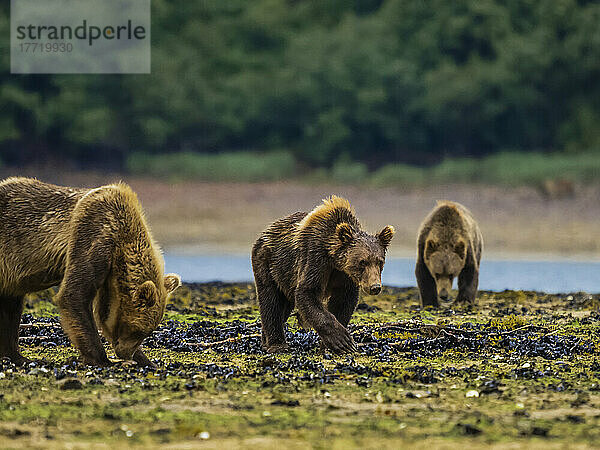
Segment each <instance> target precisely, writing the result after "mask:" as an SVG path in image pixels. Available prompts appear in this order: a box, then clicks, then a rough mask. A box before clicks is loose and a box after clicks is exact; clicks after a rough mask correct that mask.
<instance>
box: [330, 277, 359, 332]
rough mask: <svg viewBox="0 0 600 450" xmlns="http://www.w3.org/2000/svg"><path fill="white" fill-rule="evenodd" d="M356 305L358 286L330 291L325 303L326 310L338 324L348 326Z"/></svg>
mask: <svg viewBox="0 0 600 450" xmlns="http://www.w3.org/2000/svg"><path fill="white" fill-rule="evenodd" d="M357 304H358V286H356V285H354V286H345V287H340V288H337V289H335V290H333V291H332V293H331V296H330V297H329V300H328V301H327V310H328V311H329V312H330V313H331V314H333V315H334V316H335V318H336V319H337V320H338V322H339V323H341V324H342V325H344V326H345V327H347V326H348V324H349V323H350V318H351V317H352V314H354V310H355V309H356V305H357Z"/></svg>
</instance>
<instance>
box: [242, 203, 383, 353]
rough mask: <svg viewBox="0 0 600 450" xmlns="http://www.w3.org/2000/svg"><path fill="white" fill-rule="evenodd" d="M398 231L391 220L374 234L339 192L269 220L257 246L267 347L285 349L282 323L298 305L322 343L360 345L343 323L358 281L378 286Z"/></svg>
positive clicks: (339, 347) (366, 288) (345, 347)
mask: <svg viewBox="0 0 600 450" xmlns="http://www.w3.org/2000/svg"><path fill="white" fill-rule="evenodd" d="M393 236H394V228H393V227H391V226H389V225H388V226H386V227H385V228H384V229H383V230H381V231H380V232H379V233H378V234H377V235H375V236H373V235H371V234H368V233H366V232H365V231H363V230H362V229H361V226H360V223H359V222H358V219H357V218H356V216H355V215H354V210H353V209H352V207H351V206H350V203H349V202H348V201H347V200H345V199H343V198H340V197H336V196H331V197H329V198H327V199H325V200H323V203H322V204H321V205H319V206H317V207H316V208H315V209H313V210H312V211H311V212H309V213H306V212H297V213H294V214H291V215H289V216H287V217H284V218H283V219H280V220H278V221H276V222H274V223H273V224H272V225H271V226H270V227H268V228H267V229H266V230H265V231H264V232H263V233H262V234H261V235H260V237H259V238H258V240H257V241H256V243H255V244H254V247H253V248H252V269H253V271H254V279H255V281H256V294H257V297H258V304H259V307H260V317H261V321H262V343H263V346H264V348H265V349H266V350H267V351H268V352H280V351H287V350H288V346H287V344H286V341H285V334H284V326H285V323H286V321H287V319H288V317H289V316H290V313H291V312H292V309H293V308H294V305H295V306H296V307H297V308H298V314H299V319H300V321H301V322H302V323H303V324H306V325H308V326H311V327H312V328H314V329H315V331H316V332H317V333H318V334H319V336H320V337H321V340H322V343H323V344H324V346H325V347H327V348H329V349H330V350H332V351H333V352H336V353H344V352H352V351H353V350H355V345H354V341H353V340H352V336H350V333H349V332H348V330H347V329H346V327H347V325H348V322H350V317H351V316H352V313H353V312H354V309H355V308H356V304H357V302H358V293H359V292H358V291H359V287H360V288H361V289H362V290H363V292H365V293H367V294H372V295H377V294H379V292H380V291H381V271H382V270H383V265H384V263H385V253H386V249H387V247H388V245H389V244H390V241H391V240H392V237H393ZM324 304H325V305H326V307H325V306H324Z"/></svg>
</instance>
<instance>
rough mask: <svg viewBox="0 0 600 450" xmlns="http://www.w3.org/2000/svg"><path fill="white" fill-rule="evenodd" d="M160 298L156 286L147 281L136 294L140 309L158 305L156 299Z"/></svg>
mask: <svg viewBox="0 0 600 450" xmlns="http://www.w3.org/2000/svg"><path fill="white" fill-rule="evenodd" d="M157 296H158V290H157V289H156V285H155V284H154V283H153V282H152V281H145V282H144V283H142V284H141V285H140V286H139V287H138V289H137V292H136V297H137V302H136V303H137V305H138V306H140V307H142V308H143V307H150V306H152V305H154V303H156V297H157Z"/></svg>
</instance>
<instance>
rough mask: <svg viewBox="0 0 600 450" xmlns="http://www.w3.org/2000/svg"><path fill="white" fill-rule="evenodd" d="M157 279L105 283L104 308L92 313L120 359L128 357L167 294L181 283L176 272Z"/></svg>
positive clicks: (146, 332) (157, 317)
mask: <svg viewBox="0 0 600 450" xmlns="http://www.w3.org/2000/svg"><path fill="white" fill-rule="evenodd" d="M159 279H160V280H161V282H158V283H155V282H154V281H152V280H146V281H143V282H140V283H138V284H137V285H134V286H133V287H129V286H127V285H126V283H122V282H118V281H117V280H116V279H114V280H113V281H112V282H111V283H110V285H109V286H108V292H106V295H107V297H108V298H107V299H105V302H106V303H107V304H106V309H107V311H106V313H105V314H95V316H96V322H97V324H98V325H99V326H100V328H101V330H102V334H103V335H104V337H105V338H106V339H108V340H109V341H110V342H111V344H112V346H113V349H114V351H115V354H116V355H117V356H118V357H119V358H121V359H125V360H129V359H131V358H132V357H133V354H134V353H135V351H136V350H137V349H138V347H139V346H140V345H141V343H142V341H143V340H144V339H145V338H146V337H148V336H149V335H150V334H152V332H153V331H154V330H155V329H156V328H157V327H158V325H159V323H160V321H161V320H162V317H163V315H164V312H165V307H166V303H167V300H168V297H169V296H170V294H171V293H172V292H173V291H174V290H175V289H177V288H178V287H179V286H181V278H180V277H179V275H177V274H173V273H170V274H167V275H165V276H164V277H161V278H159ZM100 308H101V307H100ZM95 309H96V308H95ZM95 312H96V311H95Z"/></svg>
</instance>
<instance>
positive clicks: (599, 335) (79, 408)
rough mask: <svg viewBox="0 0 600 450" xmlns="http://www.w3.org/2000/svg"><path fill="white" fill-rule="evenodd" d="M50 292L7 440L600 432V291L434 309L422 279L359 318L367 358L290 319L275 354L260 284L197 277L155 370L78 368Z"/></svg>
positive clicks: (546, 438) (0, 413) (426, 443)
mask: <svg viewBox="0 0 600 450" xmlns="http://www.w3.org/2000/svg"><path fill="white" fill-rule="evenodd" d="M52 296H53V291H52V290H48V291H45V292H43V293H41V294H38V295H35V296H32V297H31V298H30V299H29V300H28V302H27V311H26V313H27V314H26V315H25V316H24V318H23V325H22V330H21V345H22V349H23V353H24V354H25V355H26V356H27V357H29V358H32V359H34V360H36V362H34V363H32V364H30V365H29V366H26V367H15V366H13V365H12V364H11V363H10V362H9V361H7V360H3V361H2V362H0V447H2V448H6V447H8V448H20V447H23V448H24V447H27V448H31V447H44V448H48V447H61V448H62V447H65V446H67V445H69V446H75V447H77V446H90V445H92V446H98V447H104V446H107V447H114V446H119V447H121V446H145V447H152V446H158V445H164V446H171V447H173V448H181V447H182V446H183V447H194V446H205V447H208V448H216V447H220V448H228V447H256V446H260V447H264V448H275V447H277V448H281V447H282V446H283V447H287V448H306V446H307V445H308V446H312V447H315V448H352V447H361V448H399V445H404V446H407V447H408V446H410V448H427V447H431V446H435V447H436V448H439V447H442V448H443V447H445V446H446V447H449V446H455V445H461V446H464V447H465V448H478V447H488V446H497V447H499V448H500V447H502V448H505V447H506V446H508V445H510V446H511V448H514V447H517V448H518V447H523V448H525V447H527V448H541V447H544V448H565V447H569V448H579V447H581V448H586V447H593V446H595V445H597V443H598V442H599V441H600V297H599V296H597V295H588V294H585V293H573V294H563V295H549V294H543V293H539V292H525V291H504V292H485V291H484V292H481V293H480V294H479V297H478V298H479V303H478V305H477V306H476V307H474V308H465V307H457V308H456V309H450V310H448V309H447V310H429V309H426V310H421V309H420V308H419V306H418V293H417V290H416V289H413V288H408V289H400V288H387V289H385V290H384V292H383V293H382V294H381V295H380V296H378V297H364V298H362V299H361V303H360V304H359V307H358V310H357V312H356V314H355V315H354V316H353V319H352V322H351V331H352V334H353V336H354V339H355V341H356V342H357V343H358V349H359V350H358V352H357V353H356V354H353V355H344V356H336V355H332V354H328V353H322V352H321V351H320V350H319V345H318V337H317V335H316V334H315V333H314V332H312V331H308V330H303V329H300V328H299V327H298V325H297V322H296V320H295V318H294V317H292V318H291V319H290V320H289V322H288V325H289V327H288V340H289V343H290V346H291V348H292V353H288V354H277V355H272V354H266V353H264V352H263V351H262V349H261V346H260V323H259V314H258V309H257V305H256V300H255V294H254V288H253V286H252V285H251V284H246V283H244V284H224V283H210V284H187V285H185V286H184V287H182V288H180V289H179V290H178V291H177V292H176V295H175V297H174V299H173V301H172V302H171V304H170V305H169V306H168V311H167V313H166V315H165V319H164V320H163V323H162V325H161V326H160V328H159V329H158V330H157V331H156V332H155V333H154V334H153V335H152V336H151V337H150V338H148V339H147V340H146V341H145V343H144V346H145V347H146V348H147V349H148V352H147V353H148V355H149V356H150V358H151V359H153V360H154V361H155V362H156V363H157V366H158V367H157V368H156V369H148V368H139V367H136V366H135V364H131V363H125V362H119V361H117V362H116V363H115V366H114V367H111V368H91V367H86V366H82V365H79V364H78V363H77V362H75V360H74V357H75V356H76V355H77V353H76V351H75V350H74V349H73V348H72V347H70V346H69V343H68V341H67V339H66V337H65V335H64V334H63V333H62V330H61V328H60V325H59V321H58V315H57V311H56V308H55V306H54V305H53V303H52ZM109 351H110V350H109ZM112 356H113V357H114V355H112Z"/></svg>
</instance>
